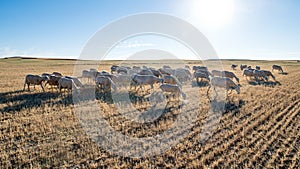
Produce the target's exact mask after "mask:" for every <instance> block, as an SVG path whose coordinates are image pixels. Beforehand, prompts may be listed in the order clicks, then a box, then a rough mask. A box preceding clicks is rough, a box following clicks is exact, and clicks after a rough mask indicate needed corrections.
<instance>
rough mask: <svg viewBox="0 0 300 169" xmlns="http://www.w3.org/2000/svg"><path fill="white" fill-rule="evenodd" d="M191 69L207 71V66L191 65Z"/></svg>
mask: <svg viewBox="0 0 300 169" xmlns="http://www.w3.org/2000/svg"><path fill="white" fill-rule="evenodd" d="M193 70H194V71H197V70H202V71H208V69H207V67H205V66H193Z"/></svg>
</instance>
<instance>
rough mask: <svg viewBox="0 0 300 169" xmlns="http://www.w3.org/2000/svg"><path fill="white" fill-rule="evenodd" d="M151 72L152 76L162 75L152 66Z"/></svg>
mask: <svg viewBox="0 0 300 169" xmlns="http://www.w3.org/2000/svg"><path fill="white" fill-rule="evenodd" d="M150 70H151V72H152V73H153V75H154V76H156V77H162V74H161V73H160V71H159V70H156V69H154V68H150Z"/></svg>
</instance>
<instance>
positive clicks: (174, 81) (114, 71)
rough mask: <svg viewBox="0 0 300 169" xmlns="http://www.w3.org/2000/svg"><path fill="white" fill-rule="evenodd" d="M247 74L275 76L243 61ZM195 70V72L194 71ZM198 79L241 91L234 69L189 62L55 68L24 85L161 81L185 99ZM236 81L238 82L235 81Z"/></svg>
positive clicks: (108, 86) (138, 86)
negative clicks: (66, 72) (77, 73)
mask: <svg viewBox="0 0 300 169" xmlns="http://www.w3.org/2000/svg"><path fill="white" fill-rule="evenodd" d="M237 67H238V65H234V64H233V65H231V68H232V69H236V68H237ZM240 69H241V71H243V76H246V78H247V80H248V77H249V78H255V80H256V81H258V82H260V81H268V78H269V76H271V77H272V78H273V79H274V80H275V76H274V75H273V74H272V73H271V72H270V71H268V70H261V69H260V67H259V66H256V67H255V69H253V68H251V66H247V65H240ZM274 69H275V70H278V71H281V72H283V69H282V67H281V66H279V65H273V66H272V71H273V70H274ZM191 72H193V73H191ZM193 79H196V81H197V83H199V80H201V81H202V80H203V79H206V81H207V83H209V88H208V90H209V89H210V87H213V88H214V90H215V91H216V88H225V89H226V90H230V91H232V90H236V92H237V93H238V94H239V93H240V85H239V78H238V77H237V76H236V75H235V74H234V73H233V72H230V71H219V70H212V71H211V72H210V71H209V70H208V68H207V67H205V66H193V67H192V69H191V68H190V67H189V66H188V65H186V66H184V67H182V68H175V69H173V68H171V67H170V66H167V65H164V66H163V67H161V68H159V69H155V68H151V67H147V66H143V67H139V66H133V67H128V66H116V65H113V66H111V72H107V71H101V72H99V71H98V70H97V69H90V70H83V71H82V76H81V77H74V76H63V75H62V74H61V73H59V72H53V73H52V74H48V73H43V74H42V75H41V76H40V75H31V74H29V75H27V76H26V78H25V83H24V89H23V90H25V87H26V85H27V87H28V91H29V90H30V88H29V86H30V85H34V87H35V85H40V86H41V88H42V89H43V91H44V86H50V87H51V88H52V90H53V88H57V89H58V90H59V91H60V92H62V89H65V90H67V91H72V90H73V89H74V90H75V91H76V93H77V94H80V91H81V90H80V89H81V88H85V85H84V84H83V83H82V81H83V80H85V81H87V83H90V84H93V85H94V86H95V87H96V89H97V91H98V92H111V90H112V89H113V90H114V92H117V90H118V89H121V88H126V89H127V88H129V89H130V90H132V89H133V88H134V89H133V90H134V91H135V92H140V91H141V92H144V91H145V86H150V87H151V89H152V90H153V89H154V84H157V83H158V84H160V87H159V88H160V89H161V91H162V92H164V93H168V94H171V95H172V96H173V97H176V98H180V97H182V98H183V99H185V98H186V94H185V93H184V92H183V91H182V85H183V84H187V82H190V81H192V80H193ZM234 81H236V82H234Z"/></svg>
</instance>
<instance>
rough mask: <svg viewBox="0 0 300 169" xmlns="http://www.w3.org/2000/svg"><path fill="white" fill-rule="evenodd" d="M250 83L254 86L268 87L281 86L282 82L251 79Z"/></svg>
mask: <svg viewBox="0 0 300 169" xmlns="http://www.w3.org/2000/svg"><path fill="white" fill-rule="evenodd" d="M248 84H250V85H252V86H266V87H275V86H277V85H278V86H280V85H281V83H280V82H279V81H275V82H272V81H268V82H265V81H250V82H248Z"/></svg>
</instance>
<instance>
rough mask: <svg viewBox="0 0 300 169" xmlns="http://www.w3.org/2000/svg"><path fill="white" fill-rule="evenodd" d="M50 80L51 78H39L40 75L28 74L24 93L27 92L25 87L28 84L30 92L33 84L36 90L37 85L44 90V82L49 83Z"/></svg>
mask: <svg viewBox="0 0 300 169" xmlns="http://www.w3.org/2000/svg"><path fill="white" fill-rule="evenodd" d="M47 80H49V78H48V77H47V76H42V77H41V76H39V75H32V74H28V75H26V77H25V82H24V88H23V91H25V86H26V84H27V88H28V91H30V89H29V85H30V84H33V86H34V89H35V85H40V86H41V88H42V89H43V91H45V90H44V87H43V82H44V81H47Z"/></svg>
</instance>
